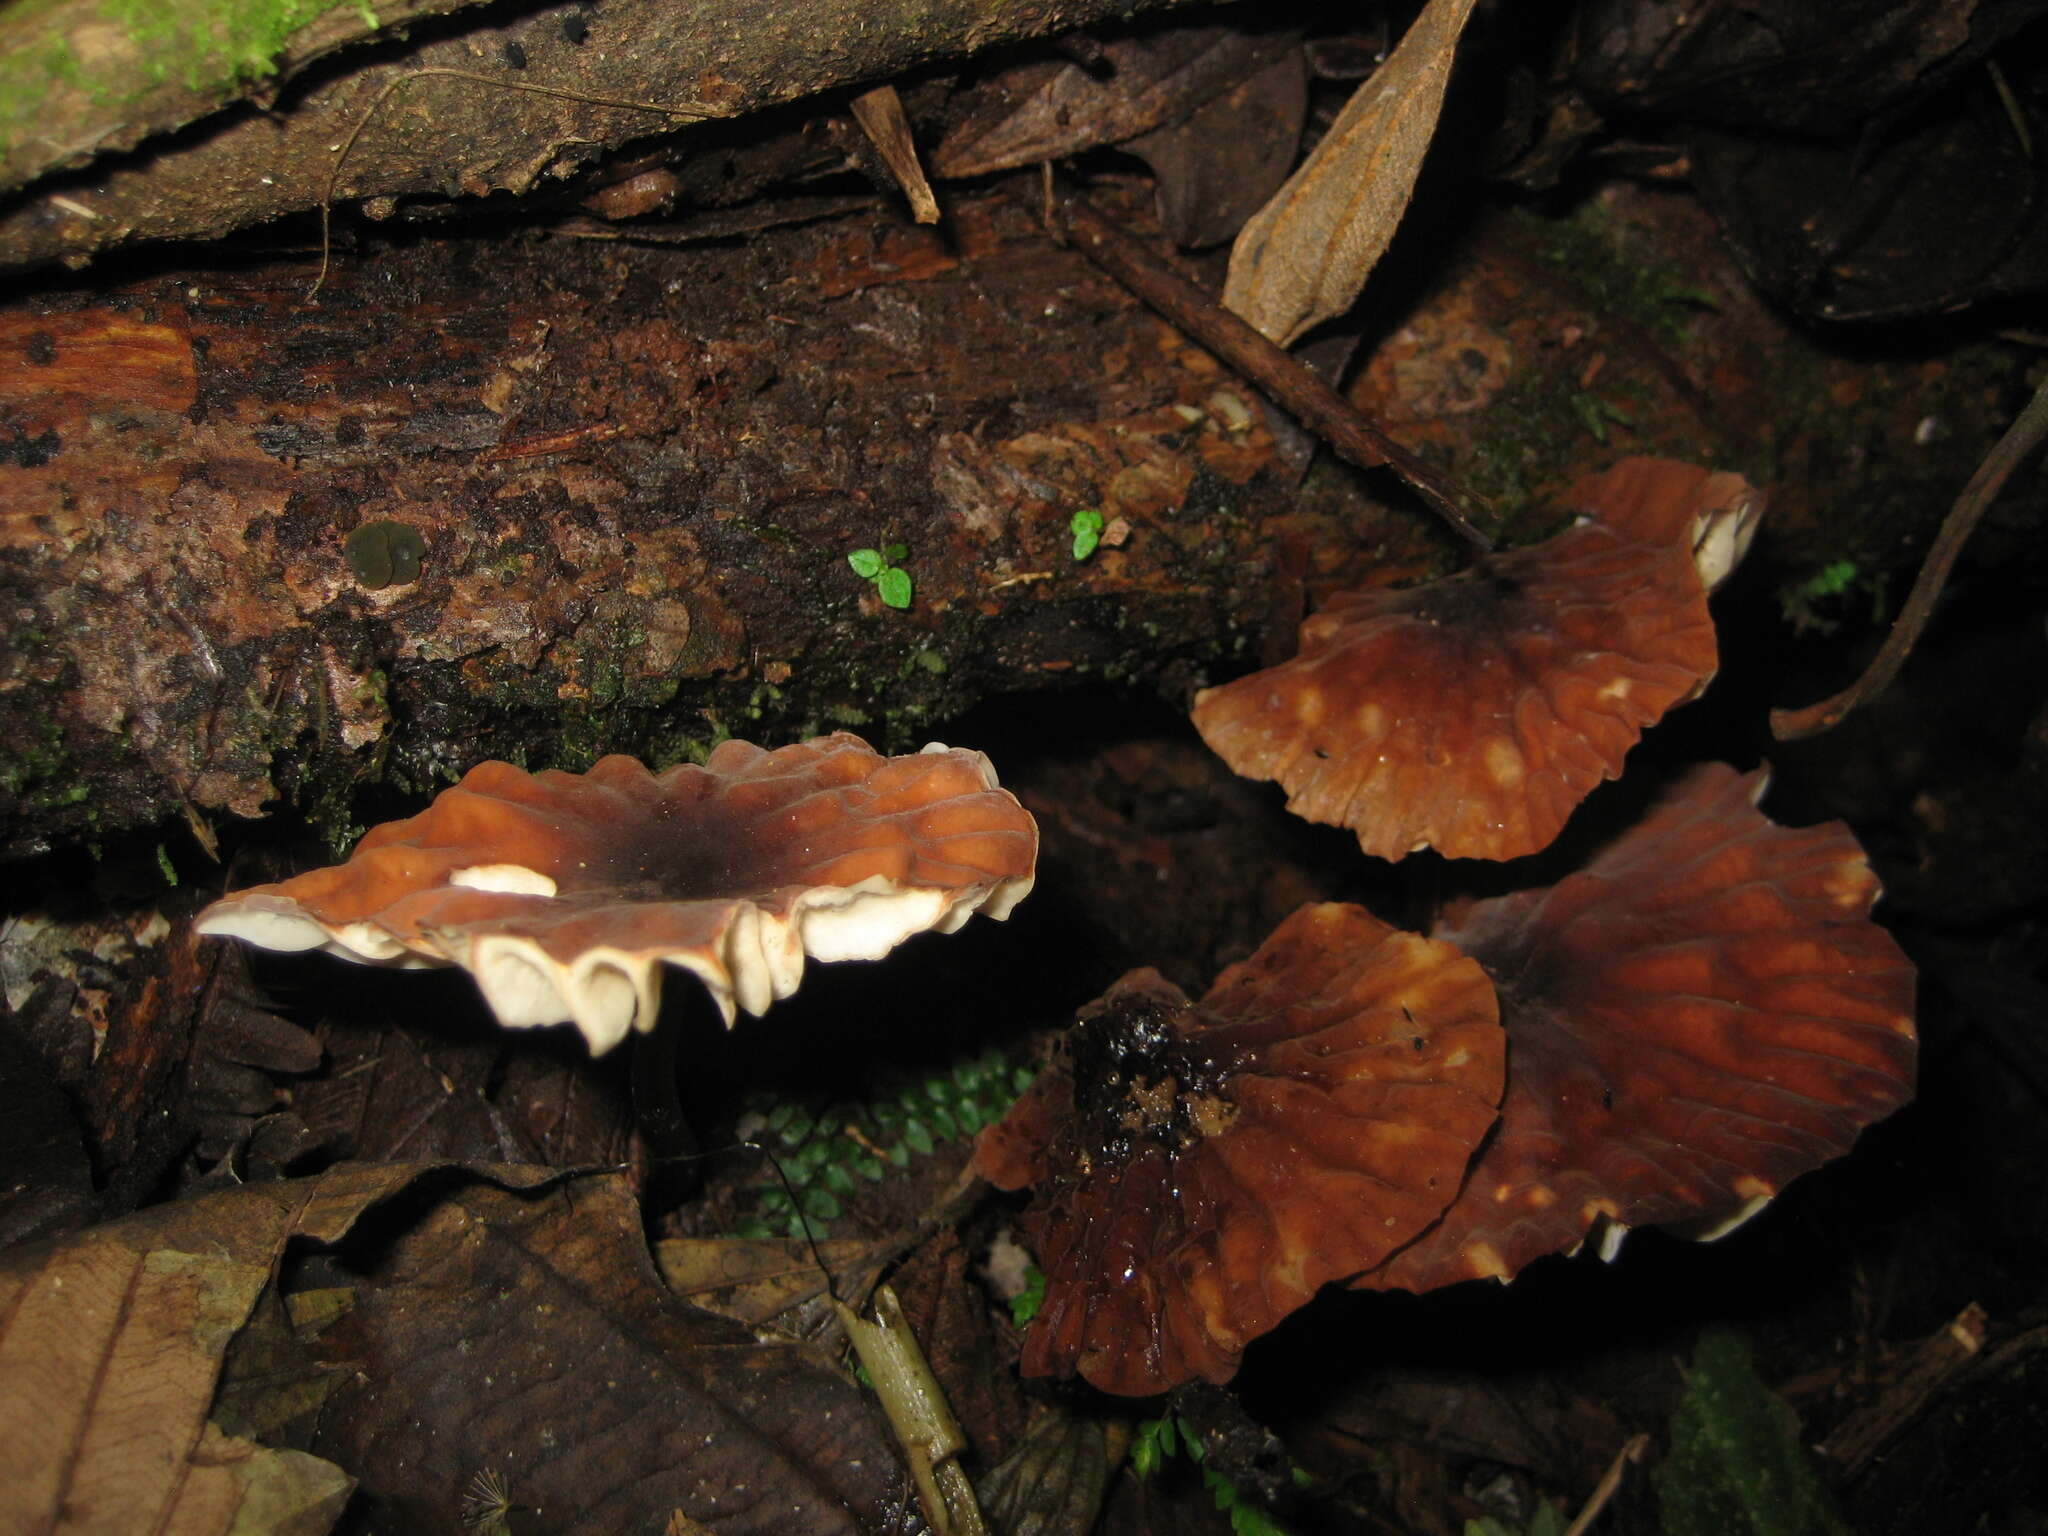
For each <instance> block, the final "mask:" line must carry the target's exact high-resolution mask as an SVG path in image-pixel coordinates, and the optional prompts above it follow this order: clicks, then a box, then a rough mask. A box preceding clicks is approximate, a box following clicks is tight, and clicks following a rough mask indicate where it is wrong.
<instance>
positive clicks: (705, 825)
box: [197, 732, 1038, 1051]
mask: <svg viewBox="0 0 2048 1536" xmlns="http://www.w3.org/2000/svg"><path fill="white" fill-rule="evenodd" d="M1037 849H1038V833H1037V828H1036V827H1035V826H1034V825H1033V824H1032V821H1031V818H1030V816H1029V815H1027V814H1026V813H1025V811H1024V809H1023V807H1022V806H1020V805H1018V803H1017V801H1016V799H1015V798H1014V797H1013V796H1011V795H1010V794H1008V793H1007V792H1006V791H1004V790H1003V789H1001V788H1000V787H999V786H998V784H997V782H996V775H995V770H994V769H993V768H992V767H991V766H990V764H989V761H988V759H987V758H985V757H983V756H982V755H981V754H980V753H979V752H971V751H963V750H953V749H948V748H946V747H943V746H940V745H938V744H936V743H935V744H933V745H932V746H929V747H926V748H925V749H924V751H923V752H921V753H917V754H913V755H911V756H907V757H893V758H884V757H881V756H880V755H878V754H877V753H876V752H874V751H873V749H871V748H870V747H869V746H868V745H867V743H866V742H864V741H862V740H861V739H860V738H859V737H857V736H851V735H847V734H845V733H843V732H842V733H839V734H836V735H832V736H824V737H820V738H818V739H817V740H815V741H807V742H801V743H798V744H796V745H794V746H788V747H782V748H779V749H777V750H775V751H772V752H771V751H766V750H764V749H762V748H760V747H756V746H753V745H750V744H749V743H747V742H743V741H728V742H725V743H723V744H721V745H720V746H718V747H717V748H715V749H714V750H713V751H712V753H711V755H710V758H709V760H708V761H707V762H706V763H705V764H704V765H703V766H702V767H697V766H695V765H692V764H683V765H680V766H677V767H674V768H670V769H667V770H666V771H664V772H662V773H659V774H655V773H650V772H649V771H648V770H647V769H646V768H644V767H643V766H641V765H640V764H639V763H638V762H635V761H634V760H633V759H632V758H629V757H607V758H604V759H602V760H601V761H599V762H598V763H597V764H596V766H594V767H593V768H592V769H591V770H590V772H589V773H587V774H574V773H562V772H558V771H554V770H550V771H547V772H543V773H538V774H529V773H527V772H525V771H524V770H522V769H519V768H515V767H513V766H511V765H510V764H509V763H500V762H487V763H482V764H480V765H478V766H477V767H476V768H473V769H471V770H470V772H469V773H468V774H467V775H466V776H465V777H464V778H463V780H462V782H461V783H459V784H457V785H456V786H455V787H454V788H452V789H449V790H447V791H445V792H444V793H442V794H441V795H440V796H439V797H438V798H436V799H435V801H434V803H433V804H432V805H430V806H429V807H428V808H427V809H426V810H424V811H422V812H421V813H420V814H419V815H417V816H414V817H411V818H410V819H408V820H405V821H397V822H390V823H387V824H385V825H383V826H380V827H376V828H373V829H372V830H371V831H370V832H369V833H368V834H367V835H366V836H365V837H364V838H363V840H362V842H361V843H360V844H358V845H357V847H356V849H355V852H354V853H353V854H352V855H351V856H350V857H349V859H348V860H347V862H345V863H343V864H338V865H334V866H331V867H329V868H326V869H317V870H313V871H310V872H309V873H306V874H303V875H299V876H297V877H296V878H294V879H291V880H287V881H284V882H283V883H281V884H278V885H262V886H256V887H254V888H252V889H250V890H246V891H238V892H236V893H234V894H233V895H230V896H228V897H226V898H224V899H222V900H220V901H217V902H215V903H214V904H213V905H212V906H210V907H208V908H207V909H206V910H205V911H204V912H203V913H201V914H200V918H199V922H198V924H197V927H198V931H199V932H201V933H207V934H222V935H229V936H233V937H236V938H241V939H246V940H248V941H249V942H251V943H253V944H258V945H261V946H263V947H265V948H267V949H280V950H306V949H322V950H325V951H327V952H328V953H329V954H333V955H339V956H341V957H342V958H344V959H348V960H357V961H364V962H368V963H371V964H378V965H396V966H425V965H458V966H461V967H463V968H464V969H465V970H467V971H469V972H470V973H471V974H472V975H473V976H474V977H475V978H476V981H477V985H478V987H479V988H480V989H481V991H482V992H483V995H484V999H485V1001H487V1002H488V1003H489V1004H490V1006H491V1010H492V1012H494V1013H495V1014H496V1015H497V1016H498V1019H499V1021H500V1022H501V1023H504V1024H508V1025H515V1026H523V1025H534V1024H555V1023H561V1022H573V1023H574V1024H575V1025H576V1027H577V1028H578V1029H579V1030H581V1031H582V1033H583V1035H584V1037H585V1039H587V1040H588V1041H589V1042H590V1048H591V1049H592V1050H593V1051H604V1050H609V1049H610V1048H611V1047H612V1046H614V1045H616V1044H618V1043H619V1041H621V1040H622V1039H624V1038H625V1037H626V1035H627V1034H628V1033H629V1032H630V1031H632V1030H635V1029H639V1030H650V1029H652V1028H653V1027H654V1022H655V1017H656V1014H657V1012H658V1010H659V1002H660V990H661V974H662V967H663V966H664V965H673V966H676V967H679V968H680V969H682V970H686V971H688V972H690V973H691V974H692V975H694V976H696V977H697V978H698V979H699V980H700V981H702V982H703V984H704V988H705V991H706V992H707V993H708V994H709V996H710V998H711V1000H712V1001H713V1002H714V1003H715V1004H716V1005H717V1007H718V1009H719V1011H720V1013H721V1014H722V1015H723V1016H724V1018H725V1021H726V1023H727V1024H731V1023H732V1022H733V1019H734V1017H735V1008H736V1007H738V1008H744V1009H746V1010H747V1012H749V1013H755V1014H758V1013H761V1012H762V1011H764V1010H765V1009H766V1008H767V1007H768V1006H769V1004H770V1003H772V1002H773V1001H774V1000H775V999H777V998H780V997H787V996H789V994H790V993H792V992H794V991H795V990H796V988H797V984H798V982H799V981H801V980H802V977H803V970H804V962H805V959H806V957H809V958H810V959H815V960H873V959H879V958H880V957H881V956H883V955H885V954H887V953H888V952H889V951H890V950H891V949H893V948H894V947H895V946H896V945H897V944H900V943H901V942H903V940H905V939H906V938H908V937H910V936H911V935H912V934H915V933H920V932H923V931H925V930H927V929H931V930H935V931H937V932H940V933H951V932H953V931H954V930H955V929H957V928H959V927H960V926H961V924H963V923H965V922H966V921H967V919H968V918H969V917H970V916H972V915H973V914H974V913H976V912H982V913H986V914H987V915H988V916H990V917H994V918H1003V917H1007V916H1008V915H1009V913H1010V909H1011V908H1012V907H1014V906H1015V905H1016V904H1017V902H1018V901H1020V900H1021V899H1022V898H1023V897H1024V895H1025V894H1026V893H1027V892H1028V891H1029V890H1030V889H1031V882H1032V875H1033V868H1034V864H1035V861H1036V857H1037Z"/></svg>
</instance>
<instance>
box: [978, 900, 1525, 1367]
mask: <svg viewBox="0 0 2048 1536" xmlns="http://www.w3.org/2000/svg"><path fill="white" fill-rule="evenodd" d="M1062 1049H1063V1054H1062V1057H1061V1059H1060V1060H1059V1061H1057V1062H1056V1063H1055V1065H1054V1066H1052V1067H1051V1068H1049V1069H1048V1070H1047V1071H1046V1072H1045V1073H1044V1074H1042V1075H1041V1076H1040V1078H1039V1080H1038V1081H1037V1082H1036V1083H1035V1084H1033V1085H1032V1087H1031V1088H1030V1089H1029V1090H1028V1091H1027V1092H1026V1093H1025V1095H1024V1096H1023V1098H1022V1099H1020V1100H1019V1101H1018V1103H1017V1104H1016V1106H1015V1107H1014V1108H1012V1110H1011V1111H1010V1113H1009V1115H1008V1116H1007V1117H1005V1118H1004V1119H1003V1120H1002V1121H1000V1122H998V1123H997V1124H995V1125H993V1126H991V1127H989V1129H988V1130H986V1131H984V1132H983V1133H982V1135H981V1138H980V1141H979V1142H978V1143H977V1146H976V1150H975V1164H976V1167H977V1168H978V1169H979V1170H980V1172H981V1173H982V1174H983V1176H984V1177H986V1178H988V1179H989V1180H990V1181H991V1182H992V1183H995V1184H997V1185H998V1186H1000V1187H1002V1188H1005V1189H1014V1188H1018V1187H1021V1186H1023V1185H1026V1184H1029V1185H1033V1186H1035V1189H1036V1193H1035V1197H1034V1200H1033V1204H1032V1206H1031V1208H1030V1210H1029V1212H1028V1213H1027V1214H1026V1216H1025V1218H1024V1223H1023V1224H1024V1228H1025V1233H1026V1236H1027V1237H1028V1238H1029V1239H1030V1241H1031V1244H1032V1249H1033V1252H1034V1253H1035V1254H1036V1255H1037V1257H1038V1262H1039V1265H1040V1267H1041V1268H1042V1269H1043V1270H1044V1271H1045V1275H1046V1290H1045V1301H1044V1304H1043V1306H1042V1307H1041V1308H1040V1310H1039V1313H1038V1315H1037V1317H1036V1318H1035V1319H1034V1320H1033V1322H1032V1324H1031V1327H1030V1331H1029V1333H1028V1334H1027V1335H1026V1337H1025V1340H1024V1353H1023V1359H1022V1362H1021V1364H1022V1369H1023V1371H1024V1373H1025V1374H1026V1375H1033V1376H1043V1375H1048V1374H1052V1373H1067V1372H1072V1371H1075V1370H1078V1371H1079V1372H1080V1374H1081V1375H1082V1376H1084V1377H1086V1378H1087V1379H1088V1380H1089V1381H1090V1382H1092V1383H1094V1384H1095V1385H1096V1386H1097V1387H1100V1388H1101V1389H1103V1390H1104V1391H1107V1392H1117V1393H1122V1394H1125V1395H1128V1396H1142V1395H1146V1394H1150V1393H1154V1392H1162V1391H1165V1390H1166V1389H1167V1388H1169V1387H1173V1386H1176V1385H1178V1384H1180V1383H1182V1382H1185V1381H1189V1380H1192V1379H1193V1378H1195V1377H1197V1376H1200V1377H1204V1378H1206V1379H1208V1380H1210V1381H1223V1380H1226V1379H1228V1377H1229V1376H1230V1375H1231V1374H1232V1372H1234V1371H1235V1370H1236V1368H1237V1363H1238V1359H1239V1356H1240V1355H1241V1354H1242V1353H1243V1351H1244V1348H1245V1345H1246V1344H1247V1343H1248V1342H1250V1340H1252V1339H1253V1338H1255V1337H1257V1336H1258V1335H1259V1334H1262V1333H1265V1332H1266V1331H1268V1330H1269V1329H1271V1328H1273V1327H1274V1326H1275V1325H1276V1324H1277V1323H1279V1322H1280V1320H1281V1319H1282V1318H1284V1317H1285V1316H1286V1315H1287V1314H1288V1313H1290V1312H1292V1311H1293V1310H1294V1309H1295V1308H1297V1307H1299V1306H1301V1305H1302V1304H1303V1303H1304V1302H1306V1301H1307V1300H1308V1299H1309V1298H1310V1297H1311V1296H1313V1295H1314V1294H1315V1293H1316V1290H1317V1289H1318V1288H1319V1287H1320V1286H1322V1285H1324V1284H1325V1283H1326V1282H1328V1281H1331V1280H1337V1279H1342V1278H1344V1277H1346V1276H1349V1275H1353V1274H1356V1273H1357V1272H1359V1271H1360V1270H1363V1269H1367V1268H1370V1267H1372V1266H1374V1265H1376V1264H1378V1263H1380V1262H1381V1261H1382V1260H1383V1259H1384V1258H1385V1257H1386V1256H1387V1255H1389V1254H1391V1253H1393V1252H1394V1251H1395V1250H1396V1249H1397V1248H1399V1247H1400V1246H1401V1245H1402V1244H1403V1243H1406V1242H1407V1241H1409V1240H1410V1239H1411V1238H1412V1237H1413V1236H1414V1235H1415V1234H1416V1233H1418V1232H1420V1231H1421V1230H1422V1229H1423V1228H1424V1227H1426V1226H1427V1225H1428V1224H1429V1223H1430V1222H1432V1221H1434V1220H1435V1219H1436V1218H1437V1216H1438V1214H1439V1213H1440V1212H1441V1211H1442V1209H1443V1207H1444V1205H1445V1203H1446V1202H1447V1201H1448V1200H1449V1199H1450V1198H1451V1195H1452V1194H1453V1192H1454V1191H1455V1190H1456V1189H1457V1187H1458V1183H1459V1179H1460V1177H1461V1176H1462V1175H1463V1173H1464V1170H1465V1167H1466V1164H1467V1163H1468V1162H1469V1160H1470V1159H1471V1157H1472V1154H1473V1151H1474V1149H1475V1148H1476V1147H1477V1146H1478V1144H1479V1140H1480V1138H1481V1137H1482V1136H1483V1135H1484V1134H1485V1132H1486V1128H1487V1126H1488V1125H1490V1124H1491V1123H1492V1122H1493V1119H1494V1115H1495V1112H1496V1105H1497V1104H1498V1102H1499V1097H1500V1092H1501V1073H1502V1058H1503V1046H1502V1037H1501V1031H1500V1026H1499V1023H1498V1021H1497V1016H1496V1009H1495V1005H1494V998H1493V989H1492V987H1491V986H1490V985H1489V984H1488V983H1487V980H1486V978H1485V976H1484V975H1483V974H1482V973H1481V971H1480V969H1479V967H1478V966H1477V965H1475V964H1474V963H1473V962H1472V961H1470V960H1467V959H1465V958H1464V957H1462V956H1460V955H1459V954H1457V953H1456V951H1454V950H1452V949H1451V948H1450V946H1448V945H1445V944H1438V943H1435V942H1432V941H1430V940H1427V939H1424V938H1421V937H1420V936H1418V935H1416V934H1410V933H1398V932H1396V931H1394V930H1393V929H1391V928H1389V927H1387V925H1386V924H1384V923H1382V922H1380V921H1379V920H1378V919H1377V918H1375V917H1373V916H1372V915H1371V914H1370V913H1367V912H1366V911H1364V910H1363V909H1362V908H1359V907H1353V906H1343V905H1338V904H1326V905H1318V906H1307V907H1303V908H1301V909H1300V910H1299V911H1297V912H1295V913H1294V914H1293V915H1292V916H1291V917H1289V918H1288V919H1287V920H1286V921H1285V922H1283V923H1282V924H1281V925H1280V926H1279V927H1278V928H1277V929H1275V930H1274V932H1273V934H1272V935H1271V936H1270V937H1269V938H1268V939H1267V940H1266V942H1265V943H1264V944H1263V945H1261V946H1260V947H1259V949H1258V951H1257V952H1256V953H1255V954H1253V955H1252V956H1251V957H1250V958H1249V959H1247V960H1244V961H1242V962H1240V963H1239V964H1237V965H1234V966H1232V967H1230V968H1229V969H1228V970H1226V971H1225V972H1224V973H1223V974H1222V975H1221V976H1219V977H1218V978H1217V980H1216V984H1215V985H1214V986H1213V987H1211V988H1210V989H1209V992H1208V993H1207V995H1206V996H1204V997H1203V999H1202V1000H1201V1002H1199V1003H1191V1002H1189V1001H1188V999H1187V998H1186V996H1185V995H1184V994H1182V993H1181V992H1180V990H1179V989H1178V988H1176V987H1174V986H1173V985H1172V984H1171V983H1169V982H1167V981H1166V980H1165V979H1164V978H1162V977H1161V976H1160V975H1159V974H1158V973H1157V972H1156V971H1150V970H1144V971H1135V972H1133V973H1131V974H1130V975H1129V976H1126V977H1125V978H1124V979H1123V980H1122V981H1120V982H1118V983H1117V984H1116V985H1115V986H1114V987H1112V988H1111V989H1110V990H1109V992H1108V993H1107V994H1106V995H1105V996H1104V997H1103V998H1102V999H1101V1000H1100V1001H1098V1002H1097V1003H1094V1004H1092V1005H1090V1006H1089V1007H1088V1008H1087V1009H1085V1010H1083V1012H1082V1014H1081V1017H1080V1021H1079V1023H1078V1024H1077V1025H1076V1026H1075V1028H1074V1029H1073V1031H1072V1032H1071V1033H1070V1034H1069V1036H1068V1037H1067V1039H1066V1041H1065V1043H1064V1045H1063V1048H1062Z"/></svg>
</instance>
